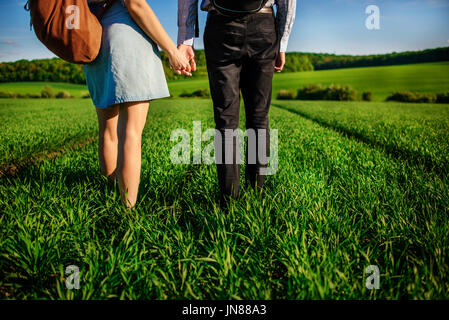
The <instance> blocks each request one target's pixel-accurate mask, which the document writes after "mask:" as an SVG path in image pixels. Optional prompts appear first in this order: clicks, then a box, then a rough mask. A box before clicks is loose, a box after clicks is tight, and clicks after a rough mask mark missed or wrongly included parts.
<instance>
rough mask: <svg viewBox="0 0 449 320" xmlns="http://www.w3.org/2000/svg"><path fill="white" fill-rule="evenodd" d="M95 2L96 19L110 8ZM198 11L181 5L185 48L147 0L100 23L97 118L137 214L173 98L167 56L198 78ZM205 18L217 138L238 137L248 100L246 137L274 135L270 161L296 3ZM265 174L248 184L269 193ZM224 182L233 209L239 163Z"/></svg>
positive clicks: (124, 6) (125, 3)
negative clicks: (150, 132)
mask: <svg viewBox="0 0 449 320" xmlns="http://www.w3.org/2000/svg"><path fill="white" fill-rule="evenodd" d="M88 2H89V6H90V8H91V10H92V11H93V12H95V10H98V9H99V8H100V7H101V6H102V3H103V2H104V0H88ZM198 4H199V3H198V0H178V28H179V29H178V46H176V45H175V44H174V43H173V41H172V40H171V39H170V37H169V36H168V35H167V33H166V32H165V30H164V29H163V27H162V26H161V24H160V22H159V20H158V19H157V17H156V14H155V13H154V12H153V10H152V9H151V7H150V6H149V5H148V3H147V1H146V0H120V1H116V2H115V3H114V4H113V5H112V7H111V8H110V9H109V10H108V11H107V12H106V13H105V14H104V15H103V16H102V18H101V21H100V22H101V25H102V27H103V37H102V45H101V50H100V54H99V56H98V57H97V59H96V60H94V61H93V62H92V63H90V64H87V65H85V66H84V72H85V75H86V81H87V85H88V88H89V92H90V95H91V97H92V100H93V102H94V105H95V106H96V111H97V116H98V124H99V148H98V155H99V161H100V168H101V172H102V174H103V175H105V176H107V177H109V178H110V179H111V180H115V179H117V180H118V184H119V189H120V193H121V199H122V201H123V202H124V203H125V204H126V205H127V206H128V207H133V206H134V205H135V204H136V202H137V193H138V188H139V183H140V172H141V139H142V132H143V129H144V127H145V122H146V118H147V113H148V108H149V101H151V100H155V99H160V98H165V97H169V96H170V94H169V91H168V87H167V82H166V79H165V75H164V70H163V66H162V62H161V59H160V55H159V49H158V46H159V47H160V48H161V49H162V50H164V52H166V54H167V55H168V58H169V61H170V67H171V68H172V69H174V70H175V71H176V72H177V73H178V74H184V75H186V76H191V73H192V72H194V71H195V69H196V64H195V52H194V50H193V40H194V38H195V36H197V35H198ZM200 8H201V10H204V11H207V12H208V16H207V23H206V28H205V31H204V49H205V54H206V63H207V71H208V75H209V85H210V91H211V96H212V100H213V109H214V118H215V124H216V129H217V130H218V131H219V132H221V133H223V134H224V132H225V130H229V129H232V130H235V129H237V127H238V122H239V121H238V119H239V110H240V93H241V94H242V97H243V100H244V104H245V112H246V128H247V129H253V130H255V131H256V133H257V132H258V131H259V130H260V131H261V132H263V133H262V134H263V135H266V137H263V138H264V139H263V140H264V141H266V144H267V146H266V149H265V151H266V152H268V153H269V138H268V134H269V130H268V111H269V107H270V103H271V94H272V80H273V74H274V72H281V71H282V69H283V67H284V64H285V51H286V49H287V44H288V39H289V35H290V32H291V29H292V25H293V22H294V20H295V13H296V0H221V1H220V0H202V2H201V4H200ZM257 136H258V137H259V138H260V135H259V134H258V135H257ZM230 139H231V140H230V141H228V140H229V139H226V138H225V139H222V150H223V151H222V152H220V153H217V152H216V155H217V154H219V156H220V157H223V159H225V158H226V154H225V153H226V149H227V148H225V147H224V146H225V145H226V146H227V147H229V146H231V147H232V150H231V151H233V152H235V151H236V148H237V144H238V141H237V138H236V137H235V136H232V137H230ZM216 147H217V145H216ZM258 147H259V144H258V143H257V145H256V147H255V148H256V149H257V148H258ZM256 152H257V153H256V154H259V153H258V151H256ZM234 154H236V153H234ZM217 156H218V155H217ZM217 160H218V159H217ZM220 160H222V159H220ZM234 160H235V159H234ZM264 168H266V164H264V163H262V162H260V161H259V160H257V161H256V163H254V164H247V166H246V181H247V183H248V184H249V185H251V186H254V187H256V188H257V189H260V188H262V185H263V183H264V180H265V176H264V174H262V173H261V171H262V169H264ZM217 175H218V183H219V186H220V192H221V201H222V202H221V204H222V205H226V202H227V200H228V199H230V198H237V197H238V196H239V188H240V187H239V180H240V165H239V162H238V161H232V162H231V163H229V162H227V161H226V164H225V162H224V161H217Z"/></svg>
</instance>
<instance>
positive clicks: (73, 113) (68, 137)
mask: <svg viewBox="0 0 449 320" xmlns="http://www.w3.org/2000/svg"><path fill="white" fill-rule="evenodd" d="M92 110H94V107H93V104H92V102H91V100H90V99H88V100H80V99H69V100H59V99H3V100H2V101H0V118H1V119H2V121H3V122H4V123H5V124H6V125H3V126H2V127H1V129H0V167H1V166H2V165H6V164H11V163H13V164H18V163H21V162H23V161H25V160H26V159H28V158H30V157H32V156H33V157H37V156H40V155H43V154H46V153H49V152H51V151H56V150H58V149H60V148H62V147H64V146H67V145H70V144H74V143H76V142H79V141H84V140H86V139H88V138H90V137H93V136H95V135H96V134H97V133H98V125H97V120H96V115H95V113H93V112H92Z"/></svg>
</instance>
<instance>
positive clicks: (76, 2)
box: [25, 0, 115, 64]
mask: <svg viewBox="0 0 449 320" xmlns="http://www.w3.org/2000/svg"><path fill="white" fill-rule="evenodd" d="M114 2H115V0H106V1H105V2H104V5H103V7H102V9H101V10H99V12H98V13H97V14H96V15H94V14H93V13H92V12H91V11H90V9H89V6H88V4H87V0H28V2H27V4H26V5H25V9H27V10H29V11H30V15H31V24H32V25H33V27H34V32H35V33H36V36H37V38H38V39H39V40H40V41H41V42H42V43H43V44H44V45H45V46H46V47H47V48H48V49H49V50H50V51H51V52H53V53H54V54H55V55H57V56H58V57H60V58H61V59H63V60H66V61H68V62H72V63H78V64H86V63H89V62H92V61H93V60H95V58H96V57H97V56H98V53H99V52H100V48H101V36H102V28H101V24H100V22H99V19H100V18H101V16H102V15H103V14H104V13H105V12H106V10H107V9H108V8H109V7H110V6H111V5H112V4H113V3H114Z"/></svg>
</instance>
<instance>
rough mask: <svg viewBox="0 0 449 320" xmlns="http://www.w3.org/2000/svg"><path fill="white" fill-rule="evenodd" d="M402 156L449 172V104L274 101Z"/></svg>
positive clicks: (292, 110) (294, 111)
mask: <svg viewBox="0 0 449 320" xmlns="http://www.w3.org/2000/svg"><path fill="white" fill-rule="evenodd" d="M273 103H274V104H275V105H276V106H278V107H281V108H284V109H286V110H289V111H291V112H293V113H296V114H298V115H300V116H303V117H305V118H308V119H311V120H313V121H315V122H317V123H320V124H321V125H323V126H326V127H329V128H331V129H333V130H338V131H339V132H341V133H343V134H345V135H347V136H350V137H355V138H357V139H359V140H360V141H363V142H365V143H367V144H370V145H372V146H374V147H378V148H381V149H383V150H384V151H385V152H387V153H389V154H391V155H393V156H395V157H399V158H401V159H408V160H413V161H415V162H416V163H419V164H421V165H423V166H424V167H428V168H429V169H432V170H435V171H438V170H440V171H441V170H443V171H444V172H449V153H448V152H447V151H448V150H449V108H447V107H441V106H439V105H436V104H424V105H423V104H408V103H407V104H405V103H367V102H335V101H326V102H324V101H323V102H319V103H316V102H311V101H302V102H301V103H299V102H298V101H273Z"/></svg>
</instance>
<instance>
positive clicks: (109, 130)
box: [97, 105, 119, 181]
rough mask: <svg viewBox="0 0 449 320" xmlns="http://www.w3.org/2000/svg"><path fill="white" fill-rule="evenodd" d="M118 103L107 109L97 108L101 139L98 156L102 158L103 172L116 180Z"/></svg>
mask: <svg viewBox="0 0 449 320" xmlns="http://www.w3.org/2000/svg"><path fill="white" fill-rule="evenodd" d="M118 113H119V107H118V105H115V106H111V107H109V108H107V109H100V108H97V117H98V128H99V139H98V158H99V160H100V169H101V173H102V174H103V175H104V176H106V177H108V178H109V181H114V180H115V178H116V168H117V148H118V136H117V122H118Z"/></svg>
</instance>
